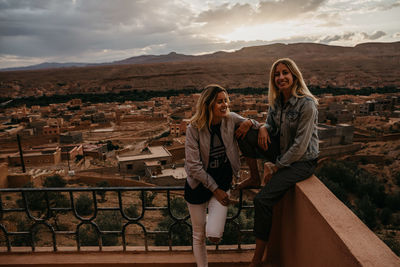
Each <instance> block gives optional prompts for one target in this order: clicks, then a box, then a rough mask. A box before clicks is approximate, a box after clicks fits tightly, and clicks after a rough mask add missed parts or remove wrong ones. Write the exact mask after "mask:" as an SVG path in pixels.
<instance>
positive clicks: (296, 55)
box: [0, 42, 400, 98]
mask: <svg viewBox="0 0 400 267" xmlns="http://www.w3.org/2000/svg"><path fill="white" fill-rule="evenodd" d="M282 57H289V58H292V59H294V60H295V61H296V63H297V64H298V66H299V67H300V69H301V71H302V73H303V76H304V79H305V81H306V83H307V85H310V86H319V87H322V88H325V87H332V88H349V89H361V88H364V87H371V88H382V87H386V86H389V87H395V88H400V67H399V66H400V42H394V43H364V44H359V45H356V46H355V47H344V46H331V45H324V44H315V43H294V44H282V43H276V44H271V45H261V46H253V47H244V48H242V49H239V50H237V51H234V52H222V51H219V52H215V53H211V54H205V55H198V56H193V55H183V54H178V53H175V52H171V53H169V54H166V55H143V56H138V57H130V58H127V59H124V60H120V61H114V62H108V63H102V64H87V63H65V64H64V63H61V64H59V63H44V64H40V65H38V66H39V67H40V68H39V69H34V68H35V66H30V68H29V69H26V68H25V70H24V71H1V72H0V97H10V98H17V97H24V96H40V95H44V94H46V95H53V94H58V95H65V94H73V93H77V94H80V93H109V92H121V91H131V90H152V91H165V90H171V89H174V90H180V89H188V88H196V89H201V88H203V87H204V86H205V85H207V84H210V83H218V84H221V85H222V86H224V87H226V88H228V89H229V88H248V87H252V88H267V87H268V81H269V78H268V76H269V68H270V66H271V65H272V63H273V62H274V61H275V60H277V59H278V58H282Z"/></svg>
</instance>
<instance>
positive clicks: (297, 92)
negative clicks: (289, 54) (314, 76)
mask: <svg viewBox="0 0 400 267" xmlns="http://www.w3.org/2000/svg"><path fill="white" fill-rule="evenodd" d="M278 64H284V65H285V66H286V67H287V68H288V69H289V70H290V72H291V73H292V75H293V86H292V91H291V93H292V95H294V96H295V97H305V96H309V97H310V98H312V99H313V100H314V102H315V104H318V99H317V98H316V97H315V96H314V95H313V94H312V93H311V92H310V90H309V89H308V87H307V85H306V83H305V82H304V79H303V75H302V74H301V72H300V69H299V68H298V67H297V65H296V63H295V62H294V61H293V60H292V59H290V58H281V59H278V60H277V61H275V62H274V63H273V64H272V67H271V71H270V74H269V89H268V102H269V104H270V106H271V107H273V105H274V103H275V100H276V98H277V97H278V95H279V89H278V87H277V86H276V84H275V70H276V66H278Z"/></svg>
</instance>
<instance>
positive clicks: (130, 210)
mask: <svg viewBox="0 0 400 267" xmlns="http://www.w3.org/2000/svg"><path fill="white" fill-rule="evenodd" d="M124 212H125V214H126V215H127V216H128V217H129V218H137V217H139V215H140V214H139V212H138V206H137V205H136V204H132V205H129V207H127V208H126V209H125V210H124Z"/></svg>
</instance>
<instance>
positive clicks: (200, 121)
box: [190, 84, 229, 129]
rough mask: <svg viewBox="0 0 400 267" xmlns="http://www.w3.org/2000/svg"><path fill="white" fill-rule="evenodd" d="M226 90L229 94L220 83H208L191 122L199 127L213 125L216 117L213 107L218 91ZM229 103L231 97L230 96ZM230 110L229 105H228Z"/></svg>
mask: <svg viewBox="0 0 400 267" xmlns="http://www.w3.org/2000/svg"><path fill="white" fill-rule="evenodd" d="M220 92H224V93H225V94H226V95H227V96H228V92H227V91H226V89H225V88H224V87H222V86H220V85H218V84H210V85H207V86H206V87H205V88H204V89H203V91H202V92H201V95H200V98H199V100H198V101H197V104H196V113H195V114H194V116H193V117H192V118H191V119H190V123H191V124H192V125H193V126H194V127H196V128H197V129H202V128H203V127H205V126H207V127H210V126H211V122H212V119H213V117H214V114H213V107H214V103H215V100H216V98H217V96H218V93H220ZM228 104H229V98H228ZM227 110H228V112H229V107H228V109H227Z"/></svg>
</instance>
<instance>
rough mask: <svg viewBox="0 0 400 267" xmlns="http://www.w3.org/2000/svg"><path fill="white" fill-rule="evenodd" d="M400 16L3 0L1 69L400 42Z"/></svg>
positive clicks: (249, 3) (363, 7)
mask: <svg viewBox="0 0 400 267" xmlns="http://www.w3.org/2000/svg"><path fill="white" fill-rule="evenodd" d="M399 17H400V1H398V0H396V1H394V0H384V1H378V0H374V1H358V0H355V1H350V0H279V1H275V0H264V1H259V0H231V1H224V0H216V1H201V0H179V1H176V0H165V1H156V0H144V1H130V0H113V1H104V0H103V1H102V0H74V1H58V0H0V40H1V41H0V58H1V59H2V60H1V61H0V68H4V67H15V66H22V65H29V64H31V63H32V62H43V61H55V62H72V61H81V62H109V61H115V60H121V59H124V58H127V57H132V56H138V55H142V54H167V53H170V52H172V51H175V52H177V53H185V54H202V53H210V52H215V51H219V50H235V49H240V48H242V47H243V46H251V45H262V44H269V43H274V42H282V41H283V42H318V43H325V44H335V45H356V44H357V43H359V42H365V41H371V40H378V41H399V40H400V36H399V35H398V25H399V23H400V21H399ZM11 59H12V60H11ZM35 64H36V63H35Z"/></svg>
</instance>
